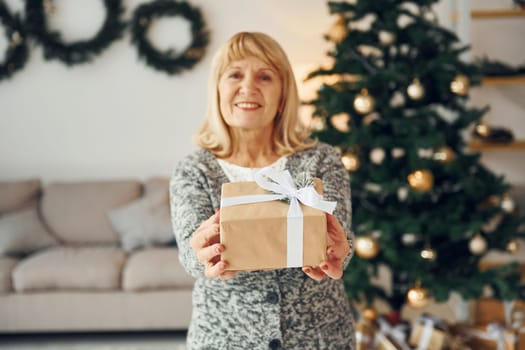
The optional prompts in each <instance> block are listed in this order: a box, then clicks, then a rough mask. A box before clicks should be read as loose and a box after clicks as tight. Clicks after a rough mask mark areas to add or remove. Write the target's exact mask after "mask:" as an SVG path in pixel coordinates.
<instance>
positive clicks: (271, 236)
mask: <svg viewBox="0 0 525 350" xmlns="http://www.w3.org/2000/svg"><path fill="white" fill-rule="evenodd" d="M313 181H314V184H315V190H316V191H317V193H319V194H321V193H322V182H321V181H320V180H319V179H313ZM261 194H270V192H269V191H267V190H265V189H263V188H261V187H260V186H259V185H258V184H257V183H256V182H233V183H225V184H223V186H222V198H221V201H224V200H225V198H226V199H227V198H235V197H242V196H253V195H261ZM331 203H333V202H331ZM333 205H334V206H335V203H333ZM300 207H301V210H302V215H303V217H302V218H288V210H289V208H290V204H289V203H287V202H285V201H280V200H271V201H267V202H260V203H249V204H241V205H233V206H224V205H221V211H220V240H221V243H223V244H224V246H225V250H224V252H223V253H222V254H221V260H226V261H227V262H228V268H227V270H230V271H251V270H267V269H279V268H286V267H300V266H317V265H319V264H320V263H321V262H322V261H324V260H326V248H327V233H326V215H325V213H324V212H323V211H322V210H319V209H315V208H312V207H309V206H306V205H303V204H300ZM298 220H299V222H298ZM301 222H302V226H303V229H302V241H303V244H302V247H301V246H300V243H297V242H294V243H293V244H290V246H288V245H289V244H288V238H289V234H290V232H288V229H289V225H291V226H292V227H293V226H297V225H298V226H299V227H300V225H301ZM289 248H290V249H294V250H295V251H297V249H299V250H301V249H302V263H299V264H297V265H299V266H290V264H289V259H288V258H289V257H288V255H289Z"/></svg>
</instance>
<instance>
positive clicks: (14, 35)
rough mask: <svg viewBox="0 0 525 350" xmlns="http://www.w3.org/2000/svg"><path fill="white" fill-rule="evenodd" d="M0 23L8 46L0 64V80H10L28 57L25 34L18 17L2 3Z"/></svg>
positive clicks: (0, 2) (0, 5)
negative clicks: (3, 28)
mask: <svg viewBox="0 0 525 350" xmlns="http://www.w3.org/2000/svg"><path fill="white" fill-rule="evenodd" d="M0 22H1V23H2V25H3V26H4V27H5V33H6V36H7V41H8V42H9V46H8V48H7V51H6V53H5V60H4V62H0V80H2V79H6V78H10V77H11V76H12V75H13V74H14V73H15V72H16V71H18V70H20V69H22V68H23V67H24V65H25V64H26V62H27V59H28V57H29V50H28V46H27V41H26V33H25V30H24V27H23V24H22V21H21V20H20V18H19V17H18V15H11V13H9V10H8V9H7V7H6V5H5V4H4V2H3V1H0Z"/></svg>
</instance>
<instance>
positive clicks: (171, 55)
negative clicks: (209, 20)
mask: <svg viewBox="0 0 525 350" xmlns="http://www.w3.org/2000/svg"><path fill="white" fill-rule="evenodd" d="M166 16H173V17H176V16H181V17H184V18H185V19H186V20H188V21H189V22H190V24H191V34H192V41H191V43H190V45H189V46H188V48H187V49H186V50H184V51H183V52H180V53H177V52H175V51H174V50H172V49H170V50H166V51H164V52H161V51H159V50H158V49H156V48H155V47H154V46H153V45H152V44H151V43H150V41H149V40H148V38H147V33H148V30H149V28H150V26H151V24H152V23H153V22H154V21H155V20H156V19H158V18H159V17H166ZM204 27H205V25H204V20H203V18H202V15H201V13H200V11H199V9H197V8H195V7H192V6H190V5H189V4H188V3H186V2H176V1H171V0H157V1H153V2H152V3H148V4H144V5H141V6H139V7H138V8H137V9H136V10H135V13H134V15H133V19H132V22H131V35H132V42H133V43H134V44H135V45H136V46H137V51H138V54H139V57H140V58H142V59H144V60H145V62H146V64H147V65H149V66H151V67H152V68H154V69H157V70H160V71H164V72H166V73H168V74H178V73H181V72H182V71H183V70H186V69H191V68H192V67H193V66H194V65H195V64H196V63H197V62H199V61H200V60H201V59H202V57H203V56H204V53H205V48H206V45H208V40H209V33H208V31H207V30H206V29H205V28H204Z"/></svg>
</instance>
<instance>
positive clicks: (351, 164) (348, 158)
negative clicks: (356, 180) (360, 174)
mask: <svg viewBox="0 0 525 350" xmlns="http://www.w3.org/2000/svg"><path fill="white" fill-rule="evenodd" d="M341 161H342V162H343V165H344V167H345V168H346V170H348V171H352V172H354V171H356V170H357V169H359V166H360V165H361V162H360V161H359V157H358V156H357V155H356V154H355V153H352V152H347V153H345V154H343V156H342V157H341Z"/></svg>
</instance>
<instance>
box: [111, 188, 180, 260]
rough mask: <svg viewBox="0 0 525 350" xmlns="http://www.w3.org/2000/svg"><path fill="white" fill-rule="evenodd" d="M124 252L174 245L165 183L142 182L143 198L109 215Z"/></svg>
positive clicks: (114, 210) (112, 211)
mask: <svg viewBox="0 0 525 350" xmlns="http://www.w3.org/2000/svg"><path fill="white" fill-rule="evenodd" d="M108 217H109V220H110V222H111V224H112V226H113V228H114V229H115V231H117V233H118V234H119V236H120V242H121V245H122V247H123V248H124V250H126V251H128V252H129V251H132V250H135V249H137V248H142V247H149V246H154V245H164V244H167V243H171V242H175V236H174V234H173V229H172V226H171V220H170V210H169V194H168V182H167V181H164V179H158V180H150V181H148V182H146V183H145V186H144V195H143V197H142V198H140V199H138V200H136V201H134V202H132V203H130V204H127V205H125V206H123V207H121V208H117V209H113V210H111V211H109V212H108Z"/></svg>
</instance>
